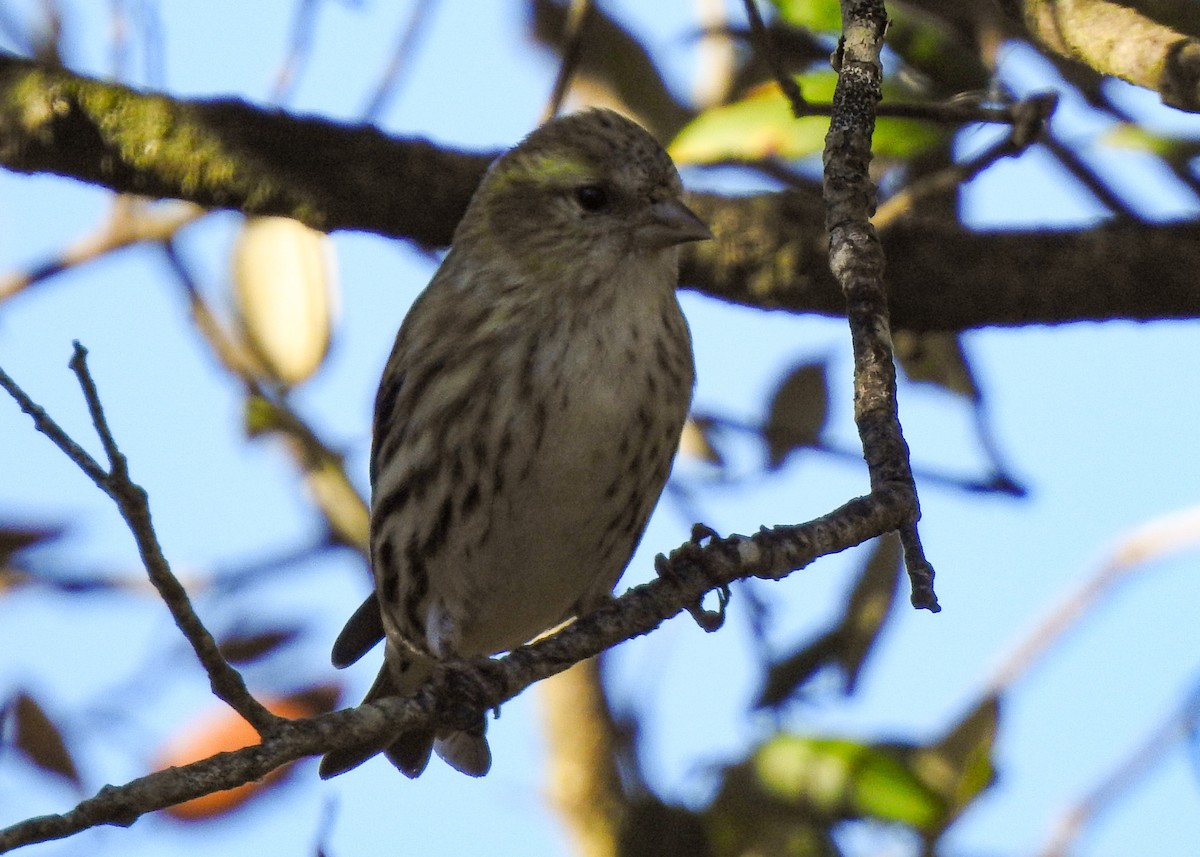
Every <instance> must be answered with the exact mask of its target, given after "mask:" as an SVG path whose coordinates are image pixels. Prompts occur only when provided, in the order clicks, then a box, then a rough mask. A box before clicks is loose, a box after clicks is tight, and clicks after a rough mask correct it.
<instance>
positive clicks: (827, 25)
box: [771, 0, 842, 33]
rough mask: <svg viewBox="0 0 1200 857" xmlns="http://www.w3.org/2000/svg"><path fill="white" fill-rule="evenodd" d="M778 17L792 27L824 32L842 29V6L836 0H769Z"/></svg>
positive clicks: (835, 31) (837, 31) (836, 31)
mask: <svg viewBox="0 0 1200 857" xmlns="http://www.w3.org/2000/svg"><path fill="white" fill-rule="evenodd" d="M771 3H772V5H773V6H774V7H775V9H776V10H777V11H778V12H779V17H780V18H782V19H783V21H784V22H785V23H788V24H791V25H792V26H793V27H806V28H807V29H809V30H816V31H818V32H826V33H840V32H841V31H842V7H841V4H840V3H839V2H838V0H771Z"/></svg>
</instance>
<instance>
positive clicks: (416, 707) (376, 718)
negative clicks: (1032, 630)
mask: <svg viewBox="0 0 1200 857" xmlns="http://www.w3.org/2000/svg"><path fill="white" fill-rule="evenodd" d="M84 355H85V352H84V351H83V349H82V348H81V347H79V346H77V347H76V353H75V358H74V359H73V360H72V364H73V366H74V368H75V370H76V372H77V374H79V375H80V379H81V383H83V384H84V389H85V394H86V396H87V398H88V403H89V408H90V409H91V410H92V412H93V415H95V416H96V423H97V426H96V427H97V431H98V432H100V433H101V435H102V437H104V441H103V442H104V445H105V448H106V450H108V451H109V454H110V455H111V456H113V458H114V459H116V461H118V462H120V461H123V459H122V458H121V457H120V456H121V454H120V451H119V450H118V449H117V448H116V444H115V442H113V441H112V438H111V434H109V433H108V430H107V427H106V421H105V420H104V419H103V416H102V412H101V410H100V405H99V401H98V397H97V396H96V393H95V387H94V384H93V383H92V382H91V378H90V375H89V374H88V372H87V366H86V363H85V362H84ZM0 386H2V387H3V388H4V389H5V390H7V391H8V392H9V393H10V394H11V395H12V396H13V398H14V399H16V401H17V402H18V404H19V405H20V406H21V408H22V409H23V410H24V411H25V412H26V413H29V414H30V415H31V416H32V417H33V418H34V423H35V425H36V426H37V428H38V429H39V430H40V431H42V432H43V433H45V434H47V435H48V436H49V437H50V438H51V440H53V441H54V443H55V444H56V445H57V446H59V448H60V449H62V451H63V452H64V453H65V454H66V455H67V456H68V457H69V458H71V460H72V461H74V462H75V463H76V464H77V465H78V466H79V467H80V468H81V469H83V470H84V472H85V473H87V474H88V476H89V477H91V478H92V479H93V481H95V482H96V484H97V485H99V486H100V487H101V488H102V489H103V490H104V491H105V492H106V493H108V494H109V495H110V496H111V497H112V498H113V500H114V501H115V502H116V503H117V505H118V506H119V507H120V509H121V512H122V514H123V515H124V517H125V519H126V521H127V523H128V524H129V526H130V528H131V529H132V530H133V531H134V534H135V536H136V537H137V540H138V546H139V550H141V551H142V553H143V559H144V561H145V562H146V564H147V568H148V570H149V571H150V574H151V576H152V578H153V579H154V581H155V584H156V586H158V587H159V591H160V593H162V595H163V598H164V600H166V601H167V602H168V605H169V606H170V607H171V610H172V613H173V614H174V615H175V616H176V621H177V623H178V624H179V625H180V628H181V630H183V631H184V633H185V635H187V636H188V639H189V641H191V642H192V644H193V647H194V648H196V650H197V653H198V654H199V655H200V657H201V659H202V661H203V662H204V664H205V666H206V668H207V669H209V671H210V676H212V679H213V688H214V692H215V693H217V695H218V696H221V698H223V699H226V701H230V700H233V701H236V702H239V703H240V704H239V705H234V707H235V708H237V710H238V711H239V712H240V713H242V714H243V716H246V717H247V719H248V720H251V722H255V720H254V719H252V718H253V717H254V716H255V715H253V713H252V708H253V707H254V706H257V705H258V703H257V702H254V701H253V700H252V699H251V700H250V704H246V703H245V700H246V699H250V698H249V694H247V693H246V692H245V688H244V685H242V684H241V677H240V676H239V675H238V674H237V673H236V671H234V670H233V669H232V668H231V667H229V666H228V664H226V663H225V662H224V661H223V660H222V659H220V655H219V653H217V652H216V650H215V644H214V643H213V641H212V638H211V636H210V635H209V634H208V632H207V631H206V630H205V629H204V628H203V626H202V625H201V624H200V620H199V618H198V617H196V615H195V613H194V612H193V611H192V609H191V606H190V604H188V602H187V596H186V593H184V591H183V589H182V587H181V586H180V585H179V583H178V581H177V580H175V578H174V577H173V576H172V575H171V572H170V569H169V568H168V567H167V564H166V560H165V559H164V558H163V557H162V554H161V551H160V550H159V548H158V545H157V541H156V539H155V537H154V533H153V529H152V526H151V522H150V517H149V512H148V510H147V508H146V504H145V492H144V491H143V490H142V489H141V488H139V487H137V486H136V485H133V484H132V483H131V482H129V481H128V480H127V479H124V478H120V477H118V476H115V475H114V474H110V473H108V472H106V471H105V470H104V468H103V467H101V466H100V465H99V464H98V463H97V462H96V461H95V460H94V459H92V458H91V457H90V456H89V455H88V453H87V452H86V451H84V450H83V449H82V448H80V447H79V445H78V444H77V443H75V442H74V441H73V440H71V438H70V437H68V436H67V435H66V434H65V432H63V430H62V429H61V428H59V426H58V425H57V424H56V423H54V421H53V420H51V419H50V417H49V416H47V415H46V413H45V411H44V410H43V409H42V408H40V407H39V406H38V405H37V404H36V403H34V402H33V401H32V400H31V399H30V398H29V396H28V395H26V394H25V393H24V392H23V391H22V390H21V389H20V388H19V387H18V386H17V385H16V384H15V383H14V382H13V381H12V379H11V378H10V377H9V376H8V375H7V374H5V373H4V372H3V370H0ZM123 467H124V465H123V464H121V465H114V471H120V470H123ZM912 504H913V496H912V494H911V492H910V491H909V490H907V489H906V488H905V486H902V485H895V484H893V485H884V486H882V487H881V488H880V489H879V490H876V491H874V492H872V494H871V496H869V497H861V498H857V499H854V500H851V501H849V502H848V503H846V504H845V505H843V506H842V507H840V508H839V509H836V510H835V511H833V512H831V513H829V514H828V515H825V516H823V517H821V518H818V519H816V520H813V521H809V522H808V523H805V524H798V525H794V526H781V527H775V528H773V529H766V528H764V529H762V530H761V531H759V532H758V533H756V534H755V535H753V536H736V535H735V536H729V537H727V538H724V539H718V538H715V537H714V538H711V539H710V540H709V541H708V542H707V543H705V544H701V543H700V542H699V541H689V542H687V543H685V544H684V545H682V546H680V547H679V548H677V549H676V550H674V551H673V552H672V553H671V554H670V556H669V557H663V558H661V559H660V562H659V563H658V564H657V567H658V568H659V570H660V577H659V578H658V579H656V580H653V581H651V582H649V583H646V584H643V585H641V586H638V587H635V588H634V589H631V590H630V591H628V592H626V593H625V594H624V595H622V596H621V597H619V598H617V599H615V600H613V601H612V602H610V603H609V604H607V605H605V606H604V607H603V608H601V609H600V610H597V611H596V612H595V613H593V614H591V615H589V616H586V617H584V618H582V619H580V620H578V621H576V622H574V623H572V624H571V625H569V626H567V627H566V628H565V629H563V630H562V631H560V632H559V633H557V634H554V635H552V636H550V637H547V638H545V639H542V640H539V641H537V642H535V643H531V644H530V645H528V646H523V647H521V648H519V649H516V650H514V651H513V652H511V653H510V654H508V655H507V656H505V657H503V658H500V659H497V660H491V659H488V658H477V659H474V660H471V661H456V662H453V663H449V664H447V665H446V666H445V668H444V669H441V670H439V671H438V672H437V673H436V674H435V675H434V677H433V678H432V680H431V681H429V682H428V683H427V684H426V685H425V686H424V687H423V688H422V689H421V691H420V692H418V693H417V694H416V695H414V696H412V697H408V698H400V697H391V698H388V699H386V700H381V701H380V702H377V703H372V704H367V705H360V706H359V707H358V708H355V709H351V710H346V711H339V712H334V713H333V714H328V715H324V716H321V717H316V718H309V719H302V720H286V719H281V718H273V716H272V715H269V714H268V715H267V717H268V718H272V719H271V720H269V721H267V720H265V719H260V720H259V723H262V726H260V728H259V732H260V734H261V735H262V742H261V743H260V744H257V745H254V746H251V747H247V748H244V749H242V750H237V751H234V752H228V753H220V754H218V755H216V756H213V757H210V758H208V759H204V760H202V761H199V762H196V763H194V764H191V765H186V766H183V767H179V768H169V769H167V770H163V771H158V772H156V773H153V774H149V775H147V776H145V777H140V778H138V779H135V780H132V781H131V782H128V783H126V784H124V785H121V786H105V787H104V788H103V789H101V790H100V791H99V792H98V793H97V794H96V795H94V796H93V797H91V798H88V799H86V800H84V801H82V802H81V803H79V804H78V805H77V806H76V807H75V808H73V809H71V810H69V811H67V812H65V813H62V814H59V815H47V816H41V817H37V818H31V819H27V820H25V821H22V822H18V823H17V824H14V825H12V826H10V827H8V828H6V829H4V830H0V853H3V852H7V851H11V850H12V849H14V848H18V847H20V846H22V845H28V844H31V843H34V842H44V841H48V840H51V839H61V838H63V837H67V836H71V835H73V834H75V833H78V832H80V831H82V830H86V829H89V828H92V827H96V826H99V825H119V826H128V825H130V824H132V823H133V822H134V821H136V820H137V819H138V818H140V817H141V816H142V815H145V814H146V813H149V812H153V811H155V810H159V809H163V808H165V807H168V806H172V805H175V804H178V803H181V802H183V801H186V800H190V799H191V798H194V797H199V796H201V795H205V794H210V793H212V792H215V791H219V790H222V789H228V788H233V787H235V786H238V785H241V784H243V783H247V782H250V781H252V780H256V779H259V778H261V777H262V776H264V775H265V774H267V773H269V772H270V771H272V770H274V769H276V768H278V767H281V766H282V765H285V764H288V763H289V762H293V761H295V760H297V759H300V758H303V757H305V756H311V755H315V754H319V753H325V752H328V751H330V750H337V749H346V748H350V747H360V746H363V745H364V744H373V743H374V744H377V743H379V742H380V741H381V739H382V738H383V737H384V736H386V735H390V734H394V733H395V732H397V731H400V730H401V729H403V728H412V727H414V726H419V725H422V724H429V723H434V722H436V723H441V724H445V725H447V726H450V727H451V728H455V727H459V728H461V727H464V726H467V727H469V726H471V725H473V724H474V723H476V722H477V721H478V717H479V713H480V712H481V711H486V710H488V709H491V708H495V707H496V706H498V705H500V704H501V703H503V702H505V701H507V700H509V699H512V698H513V697H514V696H516V695H517V694H519V693H521V692H522V691H523V690H524V689H525V688H526V687H528V686H529V685H531V684H533V683H534V682H537V681H540V680H542V679H545V678H548V677H550V676H552V675H555V674H557V673H559V672H562V671H563V670H565V669H567V668H568V667H570V666H571V665H573V664H575V663H578V662H580V661H583V660H586V659H588V658H590V657H593V656H595V655H597V654H599V653H600V652H602V651H604V650H605V649H608V648H611V647H612V646H614V645H616V644H618V643H620V642H623V641H625V640H628V639H631V638H633V637H637V636H640V635H642V634H647V633H650V632H651V631H653V630H654V629H655V628H657V627H658V626H659V625H661V624H662V623H663V622H664V621H666V620H667V619H670V618H671V617H673V616H675V615H677V614H679V613H680V612H683V611H685V610H686V611H689V612H691V611H692V610H693V608H694V606H695V605H696V604H698V603H700V601H701V599H702V598H703V597H704V595H705V594H706V593H708V592H710V591H713V590H718V591H719V590H723V589H725V588H727V587H728V585H729V584H730V583H732V582H733V581H735V580H741V579H745V578H750V577H761V578H766V579H780V578H783V577H785V576H787V575H788V574H790V573H791V572H793V571H795V570H798V569H800V568H803V567H805V566H807V565H808V564H809V563H811V562H813V561H814V560H815V559H817V558H818V557H821V556H826V555H828V554H832V553H836V552H838V551H842V550H846V549H847V548H850V547H854V546H855V545H858V544H861V543H862V542H864V541H867V540H868V539H871V538H874V537H875V536H877V535H880V534H882V533H886V532H891V531H893V530H895V529H897V528H898V527H900V526H901V524H902V523H903V522H904V521H905V520H907V519H908V518H909V516H910V512H909V510H910V509H911V508H912ZM242 694H244V697H242V696H241V695H242ZM233 701H231V702H230V704H231V705H232V704H233ZM248 712H249V713H248ZM259 723H256V726H257V725H259Z"/></svg>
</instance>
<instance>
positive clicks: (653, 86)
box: [529, 0, 692, 140]
mask: <svg viewBox="0 0 1200 857" xmlns="http://www.w3.org/2000/svg"><path fill="white" fill-rule="evenodd" d="M529 15H530V32H531V35H532V36H533V38H534V39H535V40H536V41H538V42H541V43H542V44H543V45H545V46H547V47H549V48H551V49H552V50H553V51H554V52H555V53H556V54H558V55H559V56H560V57H561V56H564V55H565V51H567V50H568V47H569V33H568V19H569V17H570V15H571V10H570V8H569V5H568V4H567V3H562V2H556V0H529ZM587 18H588V20H587V39H585V40H583V42H582V44H581V45H580V46H579V56H578V59H577V61H576V63H575V66H576V71H575V81H576V87H577V89H578V90H579V91H580V92H581V93H586V98H587V101H588V103H592V104H607V105H608V106H611V107H615V108H617V109H619V110H621V111H623V112H625V113H629V114H631V115H633V116H634V117H635V118H636V119H637V120H638V121H639V122H641V123H642V124H643V125H645V126H646V127H647V128H648V129H650V132H651V133H653V134H654V136H655V137H657V138H658V139H660V140H670V139H671V138H672V137H674V136H675V134H676V133H678V131H679V129H680V128H682V127H683V126H684V125H685V124H686V123H687V122H688V121H689V120H690V119H691V118H692V111H691V110H690V109H689V108H688V107H687V105H685V104H682V103H681V102H680V101H679V100H678V99H676V98H675V96H674V95H672V94H671V91H670V89H669V88H668V87H667V84H666V82H665V81H664V80H663V79H662V75H660V74H659V71H658V66H657V64H656V63H655V62H654V60H653V59H652V58H651V57H650V53H649V52H648V51H647V50H646V48H645V46H644V45H642V43H641V42H639V41H638V40H637V38H636V37H635V36H634V35H633V34H632V33H630V32H629V31H628V30H627V29H625V27H624V26H622V25H621V23H620V22H619V21H617V20H616V19H615V18H613V17H612V16H611V15H610V14H608V13H607V12H606V11H605V10H604V9H601V8H593V9H592V11H591V12H590V13H589V14H588V16H587Z"/></svg>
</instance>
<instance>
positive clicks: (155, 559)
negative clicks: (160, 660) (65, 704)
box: [0, 342, 281, 736]
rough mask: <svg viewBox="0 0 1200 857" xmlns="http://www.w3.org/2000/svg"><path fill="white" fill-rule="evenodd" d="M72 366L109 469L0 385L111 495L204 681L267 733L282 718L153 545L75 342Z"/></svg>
mask: <svg viewBox="0 0 1200 857" xmlns="http://www.w3.org/2000/svg"><path fill="white" fill-rule="evenodd" d="M70 366H71V370H72V371H73V372H74V373H75V375H76V377H77V378H78V379H79V386H80V388H81V389H82V390H83V395H84V399H85V400H86V401H87V406H88V411H89V412H90V414H91V417H92V425H93V426H95V428H96V433H97V434H98V435H99V436H100V442H101V444H102V445H103V447H104V452H105V455H106V456H107V457H108V461H109V469H108V470H105V469H104V467H102V466H101V465H100V463H99V462H97V461H96V460H95V459H94V458H92V457H91V456H90V455H89V454H88V453H87V451H86V450H85V449H83V447H81V446H80V445H79V444H78V443H76V442H75V441H74V440H72V439H71V438H70V437H69V436H68V435H67V433H66V432H65V431H63V430H62V428H61V427H60V426H59V425H58V423H56V422H55V421H54V420H53V419H51V417H50V416H49V415H48V414H47V413H46V412H45V410H43V409H42V408H41V407H40V406H38V405H37V404H35V403H34V401H33V400H32V399H30V397H29V396H28V395H27V394H26V393H25V391H24V390H22V389H21V388H20V387H19V386H17V384H16V382H15V381H13V379H12V378H11V377H9V375H8V373H6V372H5V371H4V370H3V369H0V387H2V388H4V390H5V391H7V392H8V394H9V395H11V396H12V397H13V399H15V400H16V402H17V404H18V405H20V406H21V410H22V411H24V412H25V413H27V414H29V416H31V417H32V418H33V423H34V425H35V426H36V427H37V430H38V431H40V432H41V433H42V434H44V435H46V437H48V438H50V440H51V441H52V442H53V443H54V445H55V446H57V447H58V448H59V449H60V450H62V452H63V454H64V455H66V456H67V457H68V458H69V459H71V461H73V462H74V463H75V464H76V466H78V467H79V469H80V470H82V471H83V472H84V474H86V475H87V477H88V478H89V479H91V480H92V482H94V483H95V484H96V487H97V488H99V489H100V490H101V491H103V492H104V493H105V494H107V495H108V496H109V497H111V498H112V500H113V502H114V503H116V504H117V509H118V510H119V511H120V512H121V517H123V518H124V519H125V522H126V523H127V524H128V525H129V529H130V531H131V532H132V533H133V537H134V540H135V541H136V542H137V548H138V553H139V554H140V555H141V558H142V563H143V564H144V565H145V567H146V572H147V574H148V575H149V576H150V582H151V583H153V584H154V588H155V589H157V590H158V594H159V595H161V596H162V599H163V601H164V602H166V605H167V609H169V610H170V611H171V617H172V618H173V619H174V620H175V624H176V625H177V626H178V627H179V630H180V631H182V632H183V636H184V637H185V638H187V641H188V643H189V644H191V647H192V650H193V651H194V652H195V653H196V657H197V658H198V659H199V660H200V663H201V665H202V666H203V667H204V670H205V672H207V673H208V678H209V683H210V685H211V686H212V691H213V693H214V694H215V695H216V696H217V698H219V699H221V700H222V701H223V702H225V703H226V704H228V705H229V707H230V708H232V709H233V710H234V711H236V712H237V713H238V714H240V715H242V717H244V718H246V720H248V721H249V722H250V724H251V725H252V726H254V728H255V729H256V730H257V731H258V733H259V735H263V736H265V735H267V734H269V733H270V732H271V731H272V730H274V729H275V728H276V726H277V725H278V724H279V723H280V722H281V721H280V718H279V717H277V716H276V715H274V714H272V713H271V712H270V711H268V710H267V709H266V708H264V707H263V706H262V705H261V704H260V703H259V702H258V700H256V699H255V698H254V697H253V696H251V695H250V692H249V691H248V690H247V689H246V683H245V682H244V681H243V680H242V676H241V673H239V672H238V671H237V670H235V669H234V668H233V667H231V666H230V665H229V662H228V661H226V660H225V658H224V657H223V656H222V655H221V652H220V649H219V648H218V647H217V642H216V640H214V639H213V637H212V634H210V633H209V632H208V629H207V628H205V627H204V625H203V623H202V622H201V621H200V617H199V616H197V615H196V611H195V609H194V608H193V607H192V603H191V600H190V599H189V598H188V595H187V591H186V590H185V589H184V588H183V584H181V583H180V582H179V579H178V578H176V577H175V575H174V573H173V572H172V571H171V567H170V565H169V564H168V563H167V560H166V558H165V557H164V556H163V553H162V548H161V547H160V546H159V544H158V536H157V535H156V534H155V532H154V524H153V522H152V521H151V519H150V506H149V502H148V498H147V496H146V491H145V489H143V488H142V487H141V486H139V485H135V484H134V483H133V482H132V481H131V480H130V478H129V468H128V465H127V462H126V460H125V456H124V455H122V454H121V451H120V449H118V448H117V442H116V440H114V439H113V436H112V432H110V431H109V428H108V422H107V420H106V419H105V417H104V409H103V407H102V406H101V404H100V396H99V394H98V393H97V391H96V384H95V381H93V380H92V376H91V373H90V372H89V371H88V368H87V350H86V349H85V348H84V347H83V346H82V345H80V344H79V343H78V342H76V343H75V352H74V354H73V356H72V357H71V363H70Z"/></svg>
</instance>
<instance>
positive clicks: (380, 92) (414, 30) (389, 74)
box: [363, 0, 434, 122]
mask: <svg viewBox="0 0 1200 857" xmlns="http://www.w3.org/2000/svg"><path fill="white" fill-rule="evenodd" d="M433 5H434V0H417V3H416V5H414V6H413V10H412V14H411V15H410V16H409V19H408V22H407V23H406V24H405V25H404V28H403V29H402V30H401V31H400V38H399V39H397V40H396V47H395V48H394V49H393V50H392V55H391V58H390V59H389V60H388V64H387V66H386V67H385V68H384V70H383V74H381V75H380V76H379V83H377V84H376V85H375V93H374V94H373V95H372V96H371V100H370V101H369V102H367V106H366V109H365V110H363V121H364V122H376V121H378V120H379V117H380V115H381V114H382V113H383V111H384V109H385V108H386V107H387V104H388V102H389V101H391V100H392V99H393V98H395V97H396V93H397V92H398V91H399V90H400V83H401V82H402V80H403V79H404V72H405V71H406V70H407V69H409V68H412V60H413V56H414V55H415V53H416V46H417V44H418V43H419V41H420V38H421V36H422V34H424V32H425V25H426V23H427V22H428V21H429V19H430V14H429V13H430V12H432V11H433Z"/></svg>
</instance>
